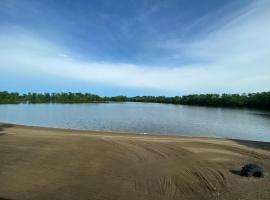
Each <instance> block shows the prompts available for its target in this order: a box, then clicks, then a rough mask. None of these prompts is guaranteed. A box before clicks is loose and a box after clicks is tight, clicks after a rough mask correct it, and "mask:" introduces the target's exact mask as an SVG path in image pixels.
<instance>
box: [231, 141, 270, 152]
mask: <svg viewBox="0 0 270 200" xmlns="http://www.w3.org/2000/svg"><path fill="white" fill-rule="evenodd" d="M230 140H231V141H234V142H237V143H238V144H241V145H245V146H247V147H252V148H257V149H263V150H266V151H270V142H258V141H249V140H238V139H230Z"/></svg>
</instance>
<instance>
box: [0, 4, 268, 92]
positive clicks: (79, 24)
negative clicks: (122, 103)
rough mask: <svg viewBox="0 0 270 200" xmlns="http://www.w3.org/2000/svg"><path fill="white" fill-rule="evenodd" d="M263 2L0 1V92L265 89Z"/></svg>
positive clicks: (265, 14) (265, 15)
mask: <svg viewBox="0 0 270 200" xmlns="http://www.w3.org/2000/svg"><path fill="white" fill-rule="evenodd" d="M269 35H270V1H268V0H258V1H252V0H226V1H217V0H205V1H199V0H167V1H165V0H160V1H159V0H153V1H151V0H118V1H113V0H96V1H94V0H91V1H90V0H78V1H73V0H59V1H53V0H41V1H36V0H23V1H22V0H1V1H0V60H1V62H0V72H1V79H0V90H8V91H18V92H28V91H31V92H34V91H35V92H62V91H74V92H92V93H97V94H100V95H109V96H110V95H120V94H123V95H129V96H133V95H183V94H191V93H223V92H227V93H242V92H260V91H269V90H270V37H269Z"/></svg>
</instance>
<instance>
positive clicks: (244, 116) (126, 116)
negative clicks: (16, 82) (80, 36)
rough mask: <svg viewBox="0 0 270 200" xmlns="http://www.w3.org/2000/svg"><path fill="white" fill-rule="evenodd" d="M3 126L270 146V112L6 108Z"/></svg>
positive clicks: (131, 106)
mask: <svg viewBox="0 0 270 200" xmlns="http://www.w3.org/2000/svg"><path fill="white" fill-rule="evenodd" d="M0 122H9V123H16V124H24V125H35V126H44V127H55V128H70V129H81V130H97V131H113V132H136V133H142V134H143V133H148V134H151V133H155V134H164V135H189V136H215V137H224V138H238V139H248V140H260V141H269V142H270V112H269V111H260V110H252V109H232V108H215V107H201V106H184V105H168V104H153V103H88V104H18V105H0Z"/></svg>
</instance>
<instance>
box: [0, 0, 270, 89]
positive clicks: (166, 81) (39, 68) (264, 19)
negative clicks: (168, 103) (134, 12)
mask: <svg viewBox="0 0 270 200" xmlns="http://www.w3.org/2000/svg"><path fill="white" fill-rule="evenodd" d="M247 8H248V9H246V10H245V12H241V14H240V15H238V16H237V17H235V18H234V19H233V20H230V21H228V22H227V23H226V25H224V26H223V27H220V28H219V29H218V30H215V31H213V32H211V33H209V34H208V35H207V36H204V37H201V38H198V39H197V40H196V41H194V42H188V43H183V42H181V41H177V38H175V39H174V40H165V41H163V42H159V43H157V44H155V47H158V48H161V49H165V50H166V49H167V50H169V51H170V52H172V55H171V56H172V57H175V58H178V56H179V58H181V57H182V56H183V55H185V57H187V58H189V59H190V61H191V62H189V63H190V64H183V65H178V66H175V67H166V66H163V67H162V66H156V67H155V66H148V65H146V64H142V65H138V64H132V63H117V62H97V61H93V60H84V59H81V58H79V57H77V56H76V55H77V54H75V53H74V52H72V51H71V50H70V49H66V48H64V47H62V46H61V45H58V44H55V43H52V42H50V41H48V40H46V39H45V38H42V37H40V36H39V35H35V34H34V33H32V32H31V31H27V30H25V29H22V28H19V27H12V26H5V27H2V28H1V29H0V30H1V32H0V60H1V62H0V70H1V71H2V72H8V71H12V72H14V73H28V74H33V76H35V75H37V74H38V75H39V76H48V77H50V76H51V77H58V78H59V79H63V80H68V79H72V80H80V81H84V82H85V81H86V82H94V83H100V84H105V85H110V86H117V87H125V88H128V87H129V88H143V89H158V90H161V91H162V90H163V91H172V92H174V93H175V94H177V93H197V92H201V93H206V92H254V91H263V90H269V89H270V87H269V86H270V37H269V35H270V20H269V19H270V12H269V11H270V4H269V2H268V1H260V2H259V3H254V4H252V5H251V6H249V7H247ZM198 23H199V22H198ZM153 48H154V47H153ZM153 59H155V58H153Z"/></svg>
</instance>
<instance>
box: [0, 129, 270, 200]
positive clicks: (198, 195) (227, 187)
mask: <svg viewBox="0 0 270 200" xmlns="http://www.w3.org/2000/svg"><path fill="white" fill-rule="evenodd" d="M250 162H252V163H257V164H259V165H261V166H263V168H264V169H265V171H266V173H267V172H270V144H269V143H256V142H244V141H235V140H226V139H213V138H195V137H190V138H189V137H169V136H150V135H134V134H133V135H132V134H117V133H115V134H110V133H102V132H100V133H97V132H83V131H71V130H62V129H49V128H37V127H28V126H17V125H2V126H1V131H0V198H2V199H16V200H26V199H27V200H31V199H38V200H43V199H44V200H57V199H63V200H68V199H74V200H75V199H76V200H77V199H78V200H84V199H89V200H96V199H100V200H107V199H108V200H110V199H114V200H133V199H134V200H135V199H136V200H140V199H153V200H166V199H200V200H203V199H207V200H208V199H220V200H221V199H228V200H233V199H253V200H254V199H260V200H261V199H267V200H269V199H270V177H269V175H268V174H266V177H265V178H263V179H259V178H245V177H241V176H239V174H238V173H239V170H240V168H241V166H242V165H244V164H246V163H250Z"/></svg>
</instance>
